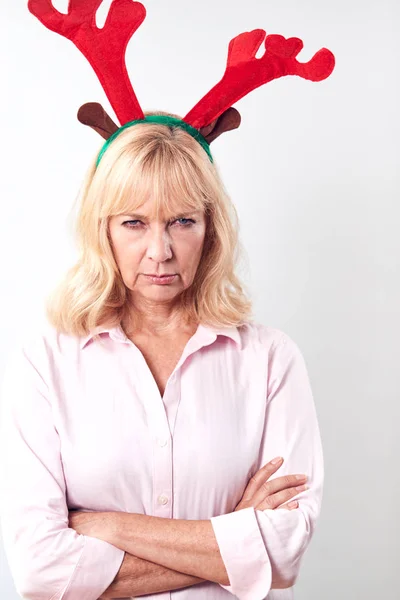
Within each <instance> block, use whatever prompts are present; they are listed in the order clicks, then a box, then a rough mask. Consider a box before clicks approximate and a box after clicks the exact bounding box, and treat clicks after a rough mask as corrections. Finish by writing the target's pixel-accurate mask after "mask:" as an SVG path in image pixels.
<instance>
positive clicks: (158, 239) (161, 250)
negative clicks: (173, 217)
mask: <svg viewBox="0 0 400 600" xmlns="http://www.w3.org/2000/svg"><path fill="white" fill-rule="evenodd" d="M171 256H172V250H171V241H170V239H169V236H168V234H167V232H165V231H158V232H154V233H152V234H151V235H150V239H149V244H148V247H147V257H148V258H151V259H152V260H155V261H157V262H161V261H163V260H167V259H168V258H171Z"/></svg>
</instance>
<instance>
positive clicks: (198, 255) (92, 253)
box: [1, 123, 323, 600]
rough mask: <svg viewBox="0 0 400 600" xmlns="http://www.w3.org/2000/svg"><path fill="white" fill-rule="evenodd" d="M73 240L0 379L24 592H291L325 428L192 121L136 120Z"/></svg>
mask: <svg viewBox="0 0 400 600" xmlns="http://www.w3.org/2000/svg"><path fill="white" fill-rule="evenodd" d="M77 235H78V242H79V247H80V250H81V253H80V258H79V260H78V262H77V264H76V265H75V266H74V267H73V268H72V269H71V270H70V271H69V272H68V274H67V276H66V277H65V280H64V281H63V282H62V284H61V285H60V287H59V289H58V290H56V293H54V295H53V296H52V297H51V299H50V301H49V305H48V311H47V312H48V320H49V323H48V326H47V327H46V328H45V331H42V332H39V333H38V334H37V335H33V336H31V339H30V340H29V341H28V342H27V343H26V344H25V345H24V346H23V348H22V349H17V350H16V351H15V352H14V354H13V356H12V359H10V360H9V363H8V367H7V369H6V375H5V378H4V381H3V390H2V398H3V414H2V432H1V442H2V453H1V462H2V475H1V484H2V490H1V517H2V528H3V537H4V544H5V548H6V553H7V557H8V560H9V564H10V568H11V572H12V575H13V577H14V580H15V585H16V587H17V590H18V591H19V593H20V594H21V595H22V596H23V597H24V598H26V599H28V600H29V599H32V600H33V599H35V600H42V599H43V600H49V599H50V598H52V599H54V600H55V599H57V600H58V599H60V600H61V599H62V600H75V599H76V600H78V599H79V600H95V599H97V598H99V597H102V598H129V597H136V596H142V595H144V594H146V595H148V596H149V597H154V598H156V597H157V598H164V597H165V598H170V597H171V596H174V597H178V596H179V597H181V598H183V599H186V598H187V599H188V600H189V598H190V600H194V599H195V598H201V599H204V598H212V599H217V598H224V597H226V598H229V597H231V596H230V595H229V592H231V594H233V595H234V596H236V597H238V598H241V599H246V600H250V599H259V598H265V597H266V596H267V594H268V598H285V599H286V598H291V597H292V589H290V588H291V586H293V584H294V583H295V581H296V578H297V576H298V573H299V567H300V563H301V558H302V556H303V554H304V552H305V550H306V548H307V546H308V544H309V542H310V539H311V537H312V535H313V532H314V528H315V524H316V520H317V517H318V515H319V512H320V504H321V496H322V485H323V458H322V448H321V441H320V435H319V428H318V423H317V418H316V412H315V406H314V402H313V397H312V392H311V389H310V384H309V379H308V376H307V370H306V366H305V363H304V360H303V357H302V354H301V353H300V351H299V349H298V347H297V345H296V344H295V342H294V341H293V340H292V339H291V338H290V337H289V336H288V335H287V334H285V333H283V332H282V331H280V330H278V329H275V328H272V327H269V326H264V325H261V324H257V323H254V322H253V321H252V319H251V318H250V306H251V304H250V301H249V300H248V299H247V298H246V296H245V294H244V292H243V289H242V286H241V284H240V282H239V280H238V278H237V277H236V276H235V273H234V268H235V261H237V258H238V253H237V248H238V246H237V222H236V213H235V210H234V207H233V205H232V204H231V202H230V200H229V198H228V196H227V194H226V193H225V191H224V188H223V185H222V183H221V180H220V178H219V175H218V172H217V169H216V167H215V164H213V163H211V162H210V160H209V159H208V157H207V154H206V153H205V152H204V149H203V148H202V147H201V146H200V145H199V144H198V143H197V141H196V140H194V139H193V137H192V136H190V135H189V134H188V133H187V132H185V131H184V130H182V129H181V128H179V127H173V126H171V127H167V126H165V125H159V124H155V123H143V124H138V125H136V126H135V127H130V128H127V129H126V130H125V131H123V132H121V134H120V135H119V136H118V137H117V138H116V139H115V140H114V141H113V143H112V144H110V145H109V147H108V149H107V151H106V152H105V154H104V155H103V158H102V160H101V161H100V163H99V165H98V166H97V168H96V165H95V163H93V165H92V167H91V168H90V170H89V173H88V175H87V179H86V182H85V185H84V186H83V189H82V194H81V198H80V207H79V213H78V216H77ZM279 456H281V457H283V459H284V462H283V461H280V462H278V463H276V462H275V461H274V462H271V461H272V459H274V458H276V457H279ZM278 470H279V476H275V474H276V473H277V471H278ZM303 474H305V475H307V476H308V479H307V485H308V487H305V486H304V485H303V484H304V483H305V481H306V478H305V477H302V475H303ZM299 476H300V480H298V479H297V477H299ZM299 485H300V487H296V486H299ZM294 498H296V500H297V502H296V503H295V504H294V505H293V504H291V505H289V504H288V502H289V501H290V500H292V499H294ZM278 588H279V589H278ZM284 588H289V589H284ZM173 590H179V592H178V591H177V592H175V593H174V592H172V594H170V593H169V592H170V591H173ZM270 590H276V591H271V592H270ZM160 592H165V595H164V596H163V595H160ZM269 592H270V593H269ZM154 594H157V596H155V595H154ZM153 595H154V596H153Z"/></svg>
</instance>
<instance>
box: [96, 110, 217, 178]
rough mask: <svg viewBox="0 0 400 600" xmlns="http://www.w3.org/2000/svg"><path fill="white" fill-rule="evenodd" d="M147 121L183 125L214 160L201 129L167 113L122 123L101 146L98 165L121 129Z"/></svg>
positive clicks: (211, 159)
mask: <svg viewBox="0 0 400 600" xmlns="http://www.w3.org/2000/svg"><path fill="white" fill-rule="evenodd" d="M146 122H150V123H161V124H162V125H176V126H178V127H181V128H182V129H184V130H185V131H187V132H188V133H189V134H190V135H191V136H192V137H193V138H194V139H195V140H196V141H197V142H199V144H200V145H201V146H203V148H204V150H205V151H206V152H207V154H208V157H209V159H210V161H211V162H214V161H213V157H212V155H211V152H210V145H209V143H208V142H207V140H206V139H205V137H203V136H202V135H201V133H200V131H199V130H198V129H195V128H194V127H192V126H191V125H189V123H186V122H185V121H182V119H177V118H176V117H168V116H166V115H148V116H147V117H145V118H144V119H135V120H134V121H129V122H128V123H125V125H122V127H120V128H119V129H117V131H115V132H114V133H113V134H112V135H111V136H110V137H109V138H108V139H107V141H106V143H105V144H104V145H103V147H102V148H101V150H100V153H99V156H98V157H97V161H96V167H98V166H99V162H100V160H101V158H102V156H103V154H104V152H105V151H106V150H107V148H108V146H109V145H110V144H111V142H112V141H113V140H114V139H115V138H116V137H117V135H119V134H120V133H121V131H123V130H124V129H126V128H127V127H130V126H131V125H136V123H146Z"/></svg>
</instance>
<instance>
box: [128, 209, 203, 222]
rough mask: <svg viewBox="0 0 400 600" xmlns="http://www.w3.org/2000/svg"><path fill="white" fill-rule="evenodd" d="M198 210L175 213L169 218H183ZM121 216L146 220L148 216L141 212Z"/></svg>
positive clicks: (194, 213)
mask: <svg viewBox="0 0 400 600" xmlns="http://www.w3.org/2000/svg"><path fill="white" fill-rule="evenodd" d="M198 212H199V211H198V210H192V211H190V212H186V213H179V214H177V215H173V216H171V217H170V218H169V219H168V220H170V219H182V218H186V217H189V216H194V215H196V214H197V213H198ZM121 216H123V217H131V218H132V219H139V220H141V221H145V220H146V219H147V218H148V217H147V216H146V215H140V214H139V213H123V214H122V215H121Z"/></svg>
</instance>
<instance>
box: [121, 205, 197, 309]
mask: <svg viewBox="0 0 400 600" xmlns="http://www.w3.org/2000/svg"><path fill="white" fill-rule="evenodd" d="M151 208H152V205H151V200H148V201H147V202H145V203H144V204H142V205H141V207H140V209H138V212H137V213H135V214H133V213H132V214H120V215H114V216H112V217H110V220H109V231H110V236H111V242H112V247H113V250H114V256H115V260H116V262H117V264H118V267H119V269H120V272H121V275H122V278H123V281H124V283H125V285H126V287H127V288H128V289H129V290H131V297H132V299H135V298H138V297H145V298H146V300H150V301H160V302H165V301H168V300H171V301H173V300H174V298H176V297H177V296H178V295H179V294H180V293H182V292H183V291H184V290H185V289H187V288H188V287H189V286H190V285H191V284H192V282H193V280H194V278H195V275H196V271H197V267H198V265H199V262H200V258H201V254H202V250H203V245H204V239H205V234H206V218H205V215H204V211H202V210H200V211H194V212H190V213H189V212H185V213H182V214H179V215H174V216H173V217H170V218H168V219H161V218H160V219H158V220H150V218H149V215H150V214H151ZM165 274H172V275H175V277H174V278H173V280H172V281H171V282H170V283H165V284H162V285H161V284H160V283H156V282H154V281H153V280H152V279H151V278H150V277H148V276H149V275H165Z"/></svg>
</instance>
